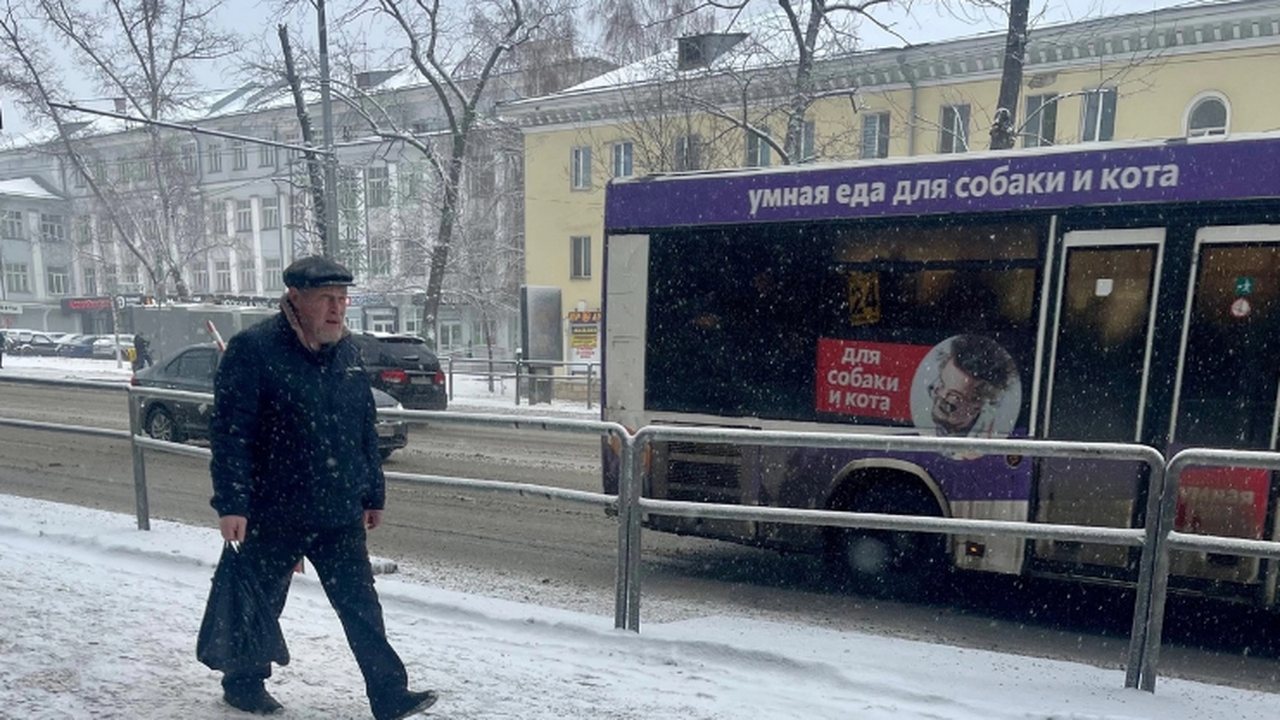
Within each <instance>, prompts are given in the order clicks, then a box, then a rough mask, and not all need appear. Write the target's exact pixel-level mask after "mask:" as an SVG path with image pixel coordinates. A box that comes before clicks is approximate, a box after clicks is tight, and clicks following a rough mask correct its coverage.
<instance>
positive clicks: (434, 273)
mask: <svg viewBox="0 0 1280 720" xmlns="http://www.w3.org/2000/svg"><path fill="white" fill-rule="evenodd" d="M467 125H468V126H469V123H467ZM466 148H467V131H466V130H464V131H463V132H460V133H454V136H453V150H452V151H451V154H450V156H449V172H448V174H447V176H446V177H445V183H444V202H443V203H441V207H440V228H439V231H438V232H437V233H436V242H435V246H434V247H433V248H432V249H431V269H430V271H429V273H428V275H427V296H426V297H425V298H424V299H423V303H422V334H423V335H424V336H426V337H427V338H428V339H430V340H431V344H432V347H434V348H437V349H438V348H439V345H438V344H437V343H438V342H439V339H438V338H437V337H436V321H437V320H438V319H439V317H440V294H441V293H442V292H443V290H444V274H445V269H446V268H448V266H449V246H450V245H451V244H452V242H453V227H454V225H455V224H456V222H457V216H458V199H459V194H458V183H460V182H461V181H462V164H463V160H464V158H465V154H466Z"/></svg>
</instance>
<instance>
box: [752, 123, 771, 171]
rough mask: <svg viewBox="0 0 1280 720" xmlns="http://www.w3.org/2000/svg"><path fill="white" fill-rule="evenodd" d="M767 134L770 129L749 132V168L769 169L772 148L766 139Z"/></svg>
mask: <svg viewBox="0 0 1280 720" xmlns="http://www.w3.org/2000/svg"><path fill="white" fill-rule="evenodd" d="M767 134H769V128H763V127H762V128H760V129H759V131H756V130H748V131H747V167H769V161H770V160H771V157H770V147H769V143H768V141H766V140H765V139H764V135H767Z"/></svg>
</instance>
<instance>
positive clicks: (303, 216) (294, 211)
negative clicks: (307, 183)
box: [289, 193, 310, 227]
mask: <svg viewBox="0 0 1280 720" xmlns="http://www.w3.org/2000/svg"><path fill="white" fill-rule="evenodd" d="M308 207H309V206H308V205H307V195H306V193H294V194H293V195H290V196H289V225H291V226H293V227H304V226H306V224H307V213H308V212H310V210H309V209H308Z"/></svg>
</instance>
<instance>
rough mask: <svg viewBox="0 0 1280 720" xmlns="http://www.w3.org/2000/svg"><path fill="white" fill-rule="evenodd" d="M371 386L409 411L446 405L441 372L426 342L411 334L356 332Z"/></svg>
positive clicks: (445, 392)
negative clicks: (397, 401)
mask: <svg viewBox="0 0 1280 720" xmlns="http://www.w3.org/2000/svg"><path fill="white" fill-rule="evenodd" d="M351 340H352V341H353V342H355V344H356V347H358V348H360V354H361V356H362V357H363V358H364V366H365V369H366V370H368V371H369V379H370V380H371V381H372V383H373V386H374V387H375V388H377V389H379V390H381V391H383V392H385V393H387V394H388V395H390V396H391V397H394V398H395V399H396V400H399V401H400V404H401V405H404V406H405V407H406V408H409V409H411V410H444V409H446V408H447V407H448V405H449V393H448V389H447V388H446V387H445V381H444V371H443V370H441V368H440V360H439V358H437V357H436V356H435V353H433V352H431V350H429V349H428V348H427V343H426V341H424V340H423V339H422V338H420V337H416V336H414V335H389V334H386V333H373V332H356V333H352V334H351Z"/></svg>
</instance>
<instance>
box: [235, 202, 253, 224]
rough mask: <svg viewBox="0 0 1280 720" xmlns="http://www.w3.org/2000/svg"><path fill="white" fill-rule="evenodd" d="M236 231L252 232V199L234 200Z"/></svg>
mask: <svg viewBox="0 0 1280 720" xmlns="http://www.w3.org/2000/svg"><path fill="white" fill-rule="evenodd" d="M236 232H253V201H252V200H237V201H236Z"/></svg>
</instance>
